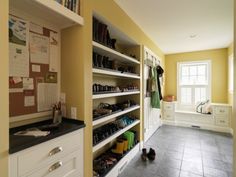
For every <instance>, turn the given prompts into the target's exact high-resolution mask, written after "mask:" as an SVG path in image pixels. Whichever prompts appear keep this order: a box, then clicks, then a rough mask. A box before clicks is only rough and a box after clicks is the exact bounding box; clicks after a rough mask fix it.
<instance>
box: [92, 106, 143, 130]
mask: <svg viewBox="0 0 236 177" xmlns="http://www.w3.org/2000/svg"><path fill="white" fill-rule="evenodd" d="M139 108H140V106H139V105H135V106H132V107H130V108H126V109H125V110H123V111H119V112H116V113H114V114H109V115H107V116H103V117H101V118H97V120H94V121H93V126H95V125H99V124H101V123H104V122H107V121H108V120H111V119H114V118H116V117H119V116H122V115H124V114H127V113H129V112H132V111H134V110H137V109H139Z"/></svg>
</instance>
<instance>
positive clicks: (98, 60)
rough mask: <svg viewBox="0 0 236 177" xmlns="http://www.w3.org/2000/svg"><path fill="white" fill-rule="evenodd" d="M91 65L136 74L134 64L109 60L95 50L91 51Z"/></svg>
mask: <svg viewBox="0 0 236 177" xmlns="http://www.w3.org/2000/svg"><path fill="white" fill-rule="evenodd" d="M93 67H94V68H104V69H110V70H114V71H119V72H121V73H125V72H126V73H132V74H136V72H135V67H134V66H129V65H122V64H119V63H118V62H117V61H116V60H110V59H109V57H107V56H104V55H100V54H98V53H96V52H93Z"/></svg>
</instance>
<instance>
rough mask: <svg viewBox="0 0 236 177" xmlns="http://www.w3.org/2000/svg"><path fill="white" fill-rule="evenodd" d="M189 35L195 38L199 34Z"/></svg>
mask: <svg viewBox="0 0 236 177" xmlns="http://www.w3.org/2000/svg"><path fill="white" fill-rule="evenodd" d="M189 37H190V38H195V37H197V35H196V34H192V35H190V36H189Z"/></svg>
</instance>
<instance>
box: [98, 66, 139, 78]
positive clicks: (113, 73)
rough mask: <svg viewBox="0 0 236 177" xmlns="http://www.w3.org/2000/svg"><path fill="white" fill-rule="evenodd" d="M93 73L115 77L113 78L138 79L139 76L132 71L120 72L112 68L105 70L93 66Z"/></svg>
mask: <svg viewBox="0 0 236 177" xmlns="http://www.w3.org/2000/svg"><path fill="white" fill-rule="evenodd" d="M93 74H94V75H97V76H103V77H104V76H105V77H115V78H120V77H124V78H131V79H140V76H138V75H137V74H132V73H130V74H129V73H121V72H119V71H112V70H106V69H97V68H93Z"/></svg>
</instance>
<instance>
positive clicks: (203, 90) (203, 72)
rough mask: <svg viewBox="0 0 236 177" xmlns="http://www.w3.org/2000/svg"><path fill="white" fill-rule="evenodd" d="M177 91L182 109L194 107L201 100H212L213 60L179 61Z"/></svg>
mask: <svg viewBox="0 0 236 177" xmlns="http://www.w3.org/2000/svg"><path fill="white" fill-rule="evenodd" d="M177 70H178V74H177V81H178V83H177V84H178V86H177V92H178V98H177V99H178V103H179V108H180V109H191V110H192V109H194V108H195V107H196V105H197V104H198V103H199V102H202V101H206V100H211V78H210V73H211V72H210V70H211V62H210V61H192V62H179V63H178V69H177Z"/></svg>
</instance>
